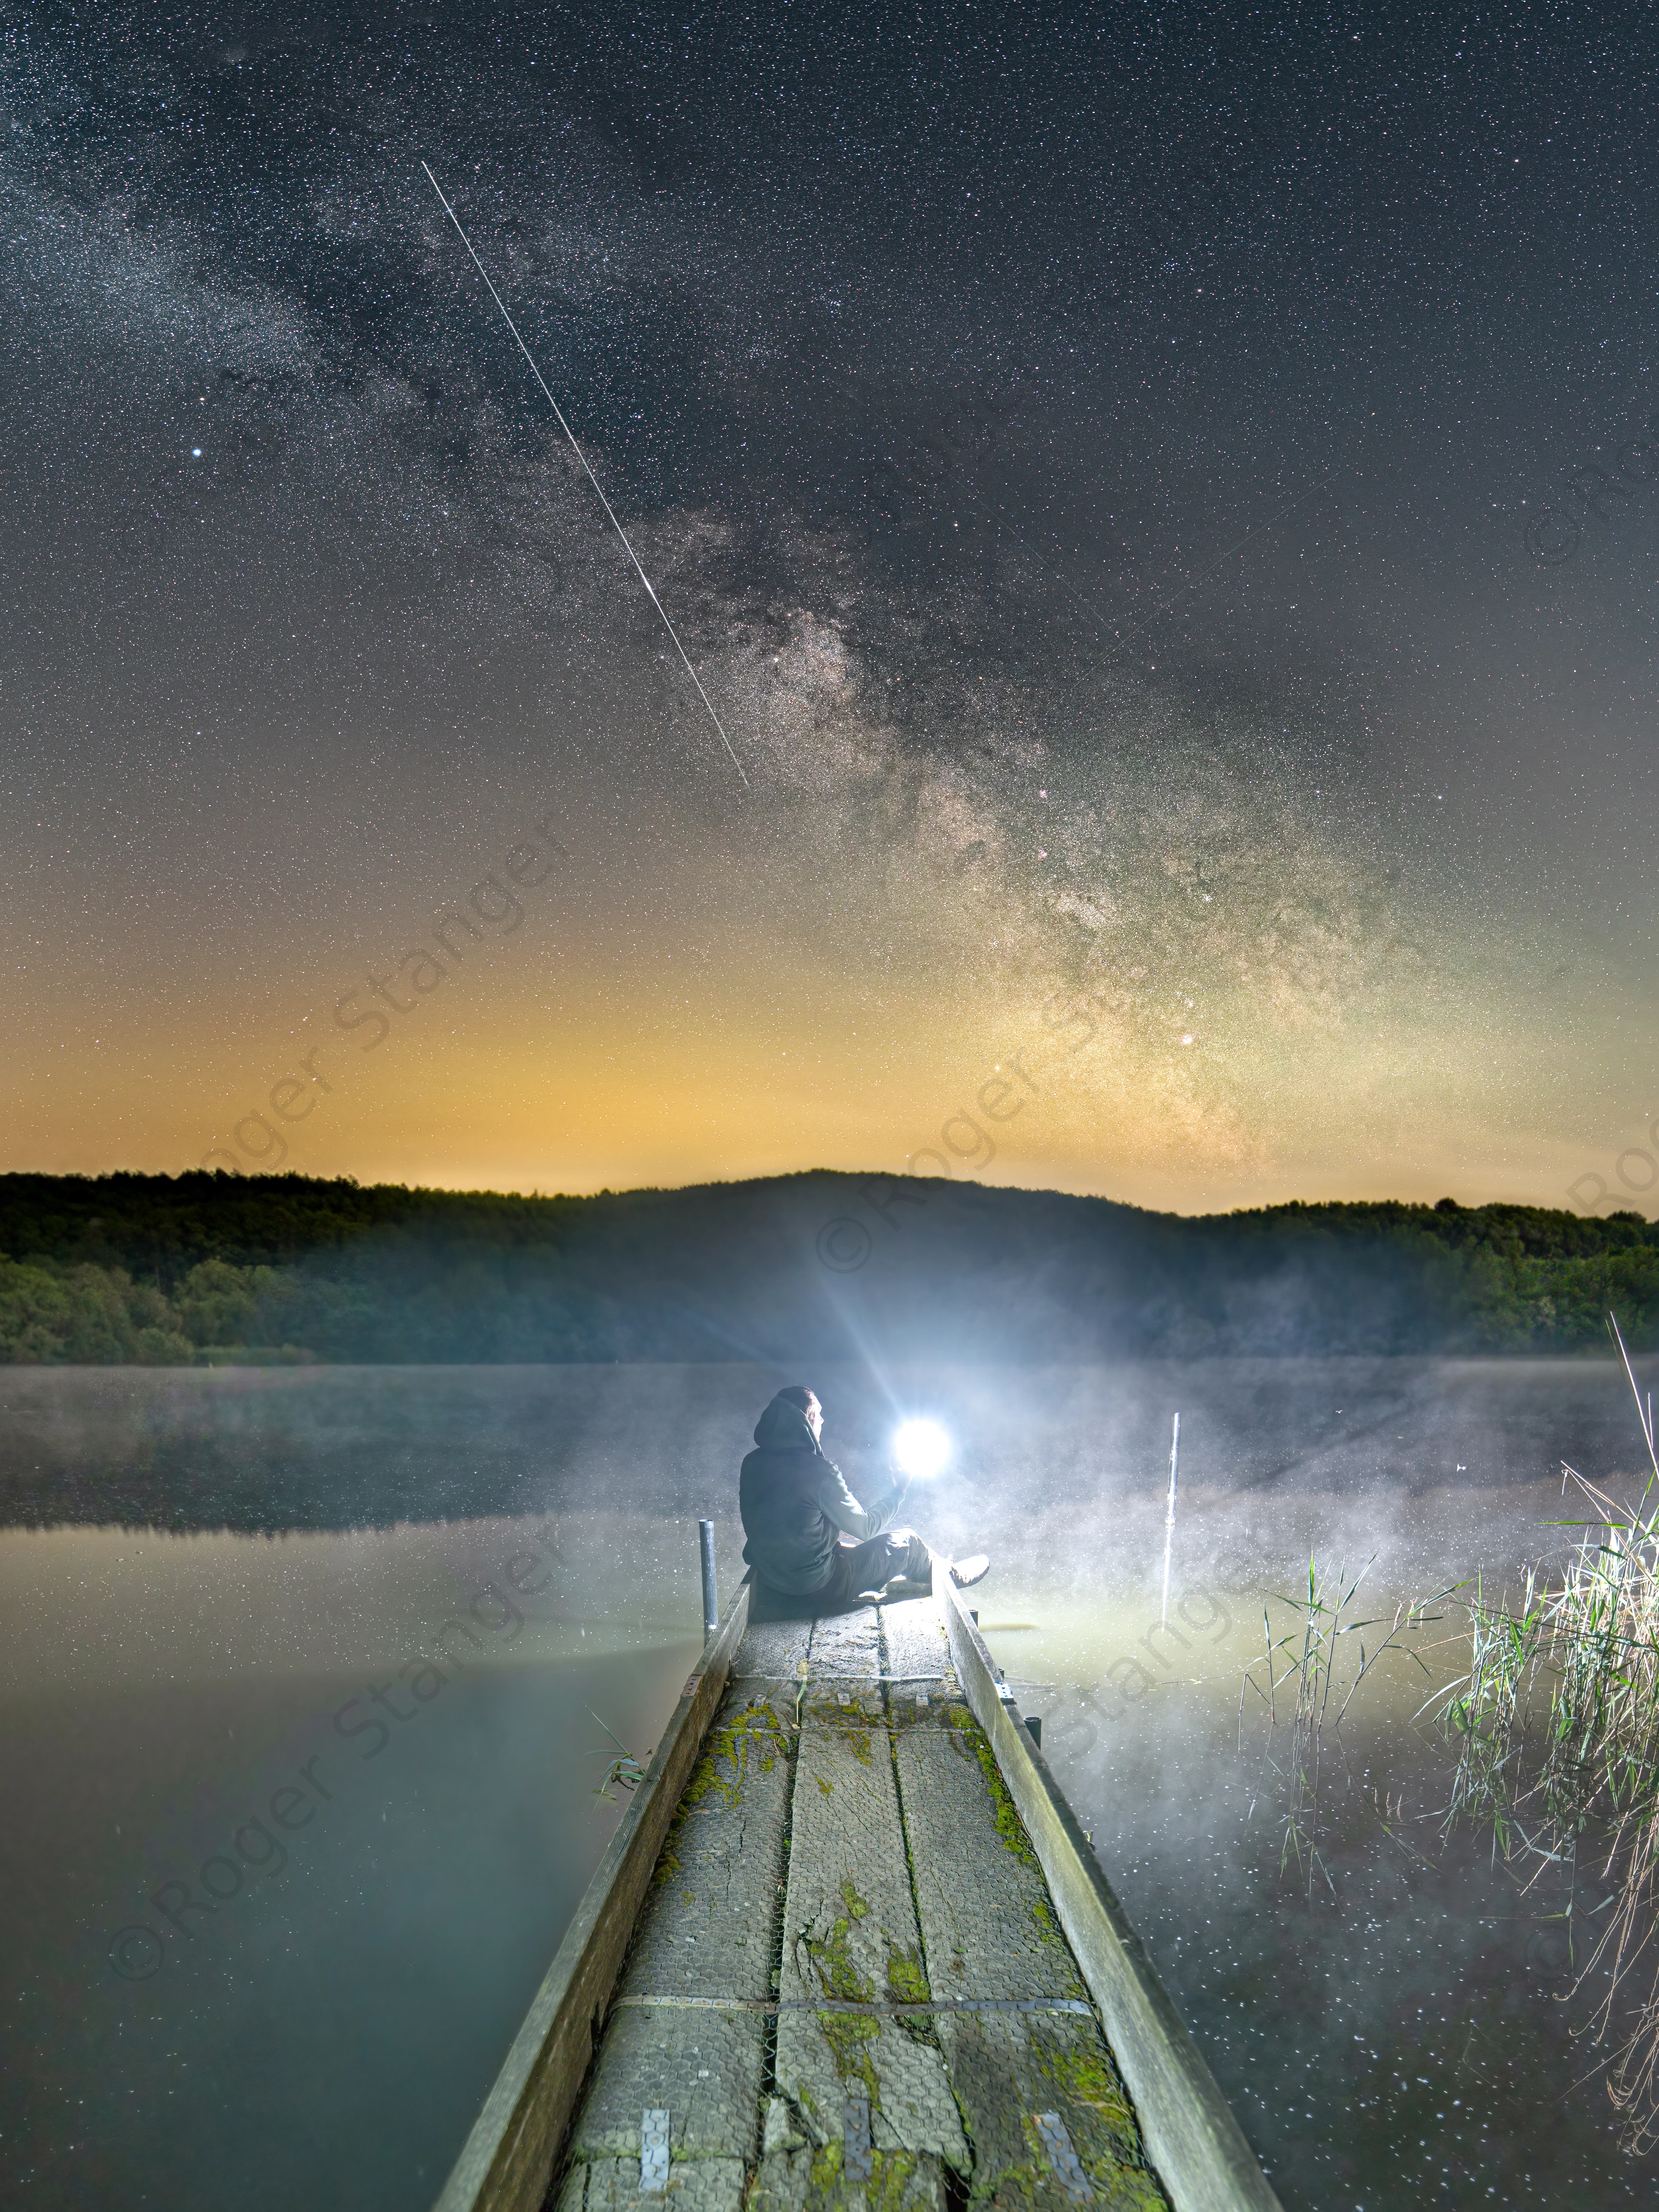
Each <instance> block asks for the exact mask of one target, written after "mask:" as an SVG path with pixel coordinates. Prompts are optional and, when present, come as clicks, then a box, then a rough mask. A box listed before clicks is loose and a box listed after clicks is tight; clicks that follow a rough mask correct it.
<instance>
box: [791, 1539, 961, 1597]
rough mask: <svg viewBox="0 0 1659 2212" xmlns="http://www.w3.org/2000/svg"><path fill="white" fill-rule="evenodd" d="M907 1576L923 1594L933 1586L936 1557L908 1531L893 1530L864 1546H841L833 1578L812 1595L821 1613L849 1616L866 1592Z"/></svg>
mask: <svg viewBox="0 0 1659 2212" xmlns="http://www.w3.org/2000/svg"><path fill="white" fill-rule="evenodd" d="M901 1575H902V1576H903V1577H904V1579H905V1580H906V1582H908V1583H909V1584H910V1585H911V1587H912V1589H913V1590H915V1592H916V1593H918V1594H920V1592H921V1591H923V1590H930V1589H932V1588H933V1553H931V1552H930V1551H929V1550H928V1548H927V1545H926V1544H924V1543H923V1542H922V1541H921V1537H920V1536H917V1535H915V1534H912V1532H911V1531H910V1530H909V1529H908V1528H890V1529H889V1530H888V1532H887V1534H885V1535H884V1536H870V1537H866V1540H865V1541H864V1542H863V1543H861V1544H837V1545H836V1556H835V1559H833V1561H832V1562H831V1564H830V1568H829V1581H828V1582H827V1583H825V1584H824V1585H823V1589H820V1590H815V1591H814V1592H813V1593H812V1603H813V1605H814V1606H816V1607H817V1610H818V1611H819V1612H820V1613H845V1612H846V1611H847V1610H848V1607H851V1606H854V1605H856V1604H857V1603H858V1601H859V1595H860V1592H861V1591H864V1590H878V1589H883V1588H884V1587H885V1585H886V1584H887V1583H890V1582H895V1581H896V1580H897V1578H898V1577H900V1576H901Z"/></svg>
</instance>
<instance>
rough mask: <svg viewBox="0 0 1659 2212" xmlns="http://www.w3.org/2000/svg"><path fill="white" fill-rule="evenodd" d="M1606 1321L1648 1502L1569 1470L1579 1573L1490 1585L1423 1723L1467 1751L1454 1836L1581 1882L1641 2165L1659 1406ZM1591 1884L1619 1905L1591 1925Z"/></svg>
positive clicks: (1616, 2079)
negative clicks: (1504, 1597)
mask: <svg viewBox="0 0 1659 2212" xmlns="http://www.w3.org/2000/svg"><path fill="white" fill-rule="evenodd" d="M1608 1325H1609V1330H1610V1333H1611V1334H1612V1336H1613V1341H1614V1342H1615V1343H1616V1345H1617V1346H1618V1347H1619V1352H1620V1358H1622V1359H1623V1361H1624V1365H1625V1372H1626V1376H1627V1377H1628V1378H1629V1381H1630V1386H1631V1391H1632V1395H1633V1396H1634V1398H1635V1400H1636V1410H1637V1418H1638V1421H1639V1423H1640V1425H1641V1429H1642V1435H1643V1439H1644V1443H1646V1446H1647V1452H1648V1460H1649V1466H1650V1473H1649V1474H1648V1477H1647V1480H1646V1483H1645V1485H1644V1489H1643V1492H1642V1495H1641V1498H1639V1500H1638V1502H1637V1503H1636V1504H1634V1505H1631V1504H1620V1502H1619V1501H1618V1500H1617V1499H1615V1498H1613V1497H1611V1496H1610V1495H1609V1494H1608V1493H1607V1492H1606V1491H1604V1490H1601V1489H1600V1488H1599V1487H1598V1486H1596V1485H1595V1484H1594V1483H1592V1482H1589V1481H1587V1480H1585V1478H1584V1477H1583V1475H1582V1474H1579V1473H1578V1472H1577V1469H1576V1468H1570V1467H1565V1466H1564V1468H1563V1470H1562V1474H1563V1482H1564V1486H1565V1484H1566V1483H1568V1482H1571V1484H1573V1485H1575V1486H1576V1494H1577V1496H1578V1497H1579V1498H1581V1499H1583V1501H1585V1502H1586V1503H1587V1504H1588V1505H1589V1507H1590V1508H1591V1513H1590V1516H1589V1518H1587V1519H1585V1520H1583V1521H1564V1522H1559V1523H1558V1524H1557V1525H1559V1526H1560V1527H1563V1528H1576V1529H1577V1530H1578V1531H1580V1535H1579V1541H1578V1542H1577V1546H1576V1547H1575V1549H1574V1550H1573V1552H1572V1553H1571V1557H1570V1558H1569V1559H1568V1561H1567V1564H1566V1565H1565V1569H1564V1570H1563V1571H1561V1573H1560V1575H1559V1578H1558V1577H1548V1576H1546V1575H1545V1574H1544V1573H1543V1572H1542V1571H1541V1570H1539V1569H1537V1568H1534V1569H1532V1570H1531V1571H1529V1572H1528V1574H1527V1576H1526V1577H1525V1580H1524V1582H1523V1584H1522V1589H1521V1593H1520V1596H1519V1599H1518V1601H1517V1602H1516V1603H1515V1604H1514V1605H1510V1604H1507V1603H1502V1602H1500V1603H1498V1604H1491V1603H1488V1602H1487V1601H1486V1595H1485V1593H1484V1591H1482V1590H1479V1589H1477V1593H1476V1595H1475V1597H1474V1600H1473V1601H1469V1603H1468V1615H1469V1629H1470V1641H1469V1663H1468V1672H1467V1674H1460V1675H1459V1676H1458V1677H1457V1678H1456V1679H1455V1680H1453V1681H1451V1682H1449V1683H1446V1684H1444V1685H1443V1686H1441V1688H1439V1689H1438V1690H1437V1691H1436V1692H1435V1693H1434V1695H1433V1696H1432V1697H1431V1698H1430V1699H1428V1700H1427V1702H1426V1703H1425V1705H1424V1707H1423V1708H1422V1709H1421V1710H1422V1711H1424V1712H1430V1711H1432V1712H1433V1713H1434V1715H1435V1716H1436V1717H1437V1719H1438V1721H1439V1722H1440V1723H1441V1725H1442V1727H1443V1729H1444V1730H1445V1732H1446V1735H1447V1736H1448V1737H1449V1740H1450V1741H1452V1742H1453V1743H1454V1744H1455V1746H1456V1748H1457V1761H1456V1765H1455V1771H1454V1773H1453V1778H1452V1787H1451V1794H1450V1798H1449V1803H1448V1805H1447V1807H1446V1809H1445V1813H1444V1816H1443V1835H1445V1836H1448V1837H1449V1835H1450V1833H1451V1832H1452V1830H1453V1829H1454V1828H1455V1827H1456V1826H1459V1825H1460V1824H1466V1823H1477V1824H1483V1825H1490V1826H1491V1828H1492V1836H1493V1840H1494V1847H1495V1849H1497V1850H1501V1851H1502V1852H1503V1854H1504V1857H1505V1858H1506V1859H1508V1860H1510V1861H1511V1862H1514V1861H1520V1862H1522V1863H1525V1862H1528V1861H1532V1862H1534V1869H1533V1871H1534V1875H1538V1874H1541V1873H1542V1872H1543V1871H1544V1870H1545V1869H1546V1868H1547V1867H1552V1866H1553V1867H1557V1868H1563V1869H1565V1870H1566V1872H1567V1874H1568V1876H1569V1901H1568V1905H1567V1909H1566V1912H1565V1916H1564V1917H1565V1921H1566V1932H1567V1936H1568V1940H1569V1955H1570V1957H1571V1960H1572V1964H1573V1968H1574V1977H1575V1978H1574V1981H1573V1984H1572V1993H1575V1994H1576V1993H1577V1991H1579V1990H1583V1988H1584V1987H1585V1985H1586V1984H1587V1983H1588V1982H1589V1980H1590V1979H1591V1978H1592V1977H1596V1978H1599V1979H1600V1981H1601V1990H1600V1994H1599V1995H1598V1996H1597V1997H1596V1998H1595V2003H1594V2006H1593V2008H1592V2012H1591V2015H1590V2018H1589V2023H1588V2025H1587V2027H1586V2029H1585V2031H1584V2033H1586V2036H1587V2038H1588V2039H1589V2043H1590V2045H1592V2047H1594V2048H1595V2049H1597V2050H1598V2051H1601V2053H1602V2054H1603V2056H1602V2057H1601V2059H1600V2061H1599V2062H1598V2064H1599V2069H1604V2070H1605V2073H1606V2078H1607V2091H1608V2094H1609V2096H1610V2097H1611V2099H1612V2101H1613V2107H1614V2109H1615V2110H1616V2111H1617V2112H1619V2114H1620V2118H1621V2120H1622V2122H1623V2124H1624V2133H1625V2140H1626V2147H1627V2148H1629V2149H1630V2150H1632V2152H1640V2151H1644V2150H1646V2149H1647V2148H1650V2146H1651V2145H1652V2144H1653V2143H1654V2142H1656V2141H1659V1457H1656V1455H1655V1450H1654V1423H1653V1413H1652V1406H1651V1401H1648V1402H1647V1403H1646V1404H1645V1405H1644V1401H1643V1398H1642V1394H1641V1392H1640V1391H1639V1390H1638V1388H1637V1384H1636V1377H1635V1376H1634V1374H1633V1373H1632V1369H1631V1364H1630V1357H1629V1354H1628V1352H1626V1347H1625V1342H1624V1338H1623V1336H1622V1334H1620V1328H1619V1325H1618V1322H1617V1320H1616V1319H1615V1318H1614V1317H1613V1316H1611V1315H1610V1316H1608ZM1591 1875H1594V1877H1595V1883H1596V1887H1598V1888H1605V1889H1607V1891H1608V1894H1607V1896H1606V1897H1604V1898H1603V1899H1601V1903H1600V1904H1599V1905H1594V1906H1591V1907H1590V1908H1589V1912H1586V1911H1576V1909H1575V1908H1576V1906H1577V1902H1578V1899H1579V1896H1580V1893H1581V1891H1582V1889H1583V1885H1584V1883H1585V1881H1587V1880H1588V1879H1589V1877H1590V1876H1591ZM1609 1908H1611V1910H1610V1911H1609ZM1604 1913H1607V1914H1608V1917H1607V1918H1605V1919H1604V1918H1602V1917H1601V1916H1602V1915H1603V1914H1604ZM1591 1914H1593V1915H1594V1918H1593V1919H1591V1918H1590V1915H1591ZM1586 1921H1589V1925H1590V1927H1591V1929H1592V1933H1591V1934H1590V1935H1589V1936H1588V1937H1587V1938H1586V1939H1585V1941H1584V1942H1583V1945H1582V1946H1577V1945H1575V1944H1574V1942H1573V1936H1574V1931H1575V1929H1576V1927H1577V1925H1578V1924H1579V1923H1584V1922H1586ZM1581 1952H1582V1954H1583V1955H1581Z"/></svg>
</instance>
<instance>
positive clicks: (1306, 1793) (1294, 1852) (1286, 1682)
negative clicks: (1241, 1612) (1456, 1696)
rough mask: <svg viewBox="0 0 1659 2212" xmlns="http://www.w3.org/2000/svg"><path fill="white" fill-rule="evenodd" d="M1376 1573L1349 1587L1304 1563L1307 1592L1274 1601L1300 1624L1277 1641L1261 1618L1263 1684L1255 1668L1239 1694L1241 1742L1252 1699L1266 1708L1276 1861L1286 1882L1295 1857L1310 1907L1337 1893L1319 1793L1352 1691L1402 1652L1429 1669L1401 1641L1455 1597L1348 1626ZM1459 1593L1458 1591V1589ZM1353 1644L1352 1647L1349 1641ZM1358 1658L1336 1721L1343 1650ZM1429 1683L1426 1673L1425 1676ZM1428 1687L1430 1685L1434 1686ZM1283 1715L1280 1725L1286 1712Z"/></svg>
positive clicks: (1313, 1562) (1361, 1574)
mask: <svg viewBox="0 0 1659 2212" xmlns="http://www.w3.org/2000/svg"><path fill="white" fill-rule="evenodd" d="M1374 1564H1375V1554H1373V1556H1372V1558H1371V1559H1368V1560H1367V1561H1366V1563H1365V1565H1364V1566H1363V1567H1362V1568H1361V1569H1360V1570H1359V1571H1358V1574H1357V1575H1355V1576H1354V1577H1352V1581H1351V1580H1349V1578H1348V1571H1347V1569H1346V1567H1340V1568H1339V1569H1338V1570H1337V1571H1336V1573H1335V1574H1334V1575H1330V1574H1322V1572H1321V1571H1320V1567H1319V1564H1318V1561H1317V1559H1311V1558H1310V1559H1309V1561H1308V1587H1307V1589H1306V1592H1305V1593H1303V1592H1298V1593H1297V1595H1296V1596H1295V1597H1279V1598H1275V1599H1273V1601H1271V1602H1272V1603H1273V1604H1277V1605H1282V1606H1287V1607H1290V1609H1291V1613H1292V1614H1293V1615H1294V1616H1295V1623H1294V1626H1292V1627H1291V1628H1290V1629H1289V1630H1287V1631H1286V1632H1285V1634H1283V1635H1282V1636H1279V1637H1277V1638H1275V1636H1274V1634H1273V1621H1272V1619H1271V1617H1270V1614H1269V1611H1268V1607H1267V1606H1264V1607H1262V1609H1261V1632H1262V1655H1261V1660H1260V1661H1259V1662H1256V1665H1259V1666H1260V1667H1261V1670H1262V1673H1263V1674H1264V1676H1265V1681H1258V1680H1257V1679H1256V1665H1253V1666H1252V1667H1250V1668H1249V1669H1248V1670H1247V1672H1246V1674H1245V1676H1244V1679H1243V1683H1242V1684H1241V1685H1240V1687H1239V1692H1238V1720H1239V1735H1240V1740H1241V1742H1242V1741H1243V1729H1244V1712H1245V1700H1246V1699H1247V1698H1248V1697H1249V1693H1250V1692H1252V1691H1254V1692H1255V1694H1256V1697H1257V1698H1258V1699H1259V1700H1260V1701H1261V1705H1263V1706H1265V1707H1266V1709H1267V1711H1266V1718H1267V1739H1266V1746H1265V1749H1264V1753H1263V1757H1264V1760H1265V1762H1266V1764H1267V1765H1271V1766H1273V1767H1274V1768H1275V1769H1276V1770H1277V1771H1278V1772H1279V1775H1280V1777H1281V1779H1282V1780H1283V1781H1284V1782H1285V1784H1286V1785H1287V1786H1286V1794H1285V1838H1284V1844H1283V1848H1282V1849H1281V1850H1280V1852H1279V1872H1280V1874H1281V1875H1282V1874H1283V1873H1284V1872H1285V1869H1286V1868H1287V1867H1288V1866H1289V1864H1290V1863H1291V1858H1292V1857H1294V1858H1295V1860H1296V1863H1297V1871H1298V1874H1299V1875H1300V1876H1302V1877H1303V1878H1304V1880H1305V1883H1306V1888H1307V1895H1308V1900H1309V1902H1310V1904H1311V1903H1312V1901H1313V1897H1314V1893H1315V1884H1316V1879H1317V1878H1318V1877H1319V1876H1320V1875H1323V1877H1324V1880H1325V1882H1326V1885H1327V1887H1328V1888H1329V1890H1330V1892H1331V1894H1332V1896H1333V1897H1334V1895H1335V1894H1336V1885H1335V1883H1334V1881H1332V1880H1331V1875H1330V1869H1329V1868H1328V1866H1327V1865H1326V1864H1325V1863H1324V1860H1323V1857H1322V1854H1321V1852H1320V1848H1319V1839H1320V1836H1321V1833H1322V1826H1323V1821H1324V1818H1325V1809H1324V1806H1323V1801H1322V1796H1321V1788H1322V1781H1323V1778H1324V1769H1325V1765H1326V1760H1327V1757H1328V1752H1329V1751H1330V1749H1331V1748H1332V1747H1331V1746H1330V1745H1329V1744H1328V1741H1327V1731H1329V1732H1330V1735H1333V1736H1340V1731H1341V1727H1342V1722H1343V1718H1344V1717H1345V1715H1346V1712H1347V1710H1348V1707H1349V1705H1351V1704H1352V1702H1353V1697H1354V1692H1356V1691H1357V1690H1358V1687H1359V1685H1360V1684H1361V1683H1362V1682H1363V1681H1364V1679H1365V1677H1366V1675H1367V1674H1370V1671H1371V1669H1372V1668H1374V1667H1376V1665H1378V1664H1379V1662H1381V1661H1382V1660H1383V1659H1384V1658H1385V1657H1387V1656H1388V1655H1389V1653H1390V1652H1397V1651H1401V1650H1404V1651H1405V1652H1406V1653H1407V1656H1409V1657H1410V1658H1411V1659H1412V1660H1413V1662H1414V1663H1415V1664H1416V1665H1417V1666H1419V1667H1423V1662H1422V1659H1421V1658H1420V1656H1419V1655H1418V1653H1417V1652H1415V1651H1414V1650H1411V1648H1410V1646H1409V1645H1408V1644H1407V1643H1406V1641H1405V1639H1406V1638H1407V1637H1408V1636H1411V1635H1414V1634H1415V1633H1416V1632H1418V1631H1419V1629H1422V1628H1424V1627H1425V1626H1428V1625H1429V1624H1430V1623H1431V1622H1432V1621H1436V1620H1440V1619H1441V1618H1442V1616H1441V1615H1440V1614H1438V1613H1429V1612H1428V1610H1427V1608H1428V1607H1429V1606H1431V1605H1436V1604H1438V1603H1439V1602H1440V1601H1441V1600H1442V1599H1443V1598H1446V1597H1449V1596H1450V1595H1452V1589H1443V1590H1441V1591H1439V1592H1437V1594H1436V1595H1435V1596H1433V1597H1431V1598H1425V1599H1420V1600H1418V1599H1413V1600H1412V1601H1408V1602H1407V1603H1404V1604H1401V1605H1399V1606H1396V1607H1395V1613H1394V1618H1393V1620H1390V1621H1387V1622H1386V1624H1385V1621H1384V1619H1383V1616H1381V1615H1378V1616H1376V1617H1375V1618H1372V1619H1368V1620H1348V1619H1346V1617H1345V1616H1346V1614H1347V1613H1348V1611H1349V1609H1350V1607H1352V1604H1353V1602H1354V1601H1355V1599H1356V1597H1357V1596H1358V1592H1359V1588H1360V1585H1361V1583H1363V1582H1364V1579H1365V1577H1366V1575H1367V1574H1368V1573H1369V1572H1370V1568H1371V1566H1372V1565H1374ZM1453 1587H1455V1585H1454V1586H1453ZM1379 1628H1381V1629H1383V1635H1382V1636H1381V1638H1377V1637H1376V1636H1375V1635H1373V1637H1372V1641H1371V1648H1370V1650H1369V1651H1368V1650H1366V1648H1365V1637H1366V1634H1367V1633H1368V1632H1371V1631H1375V1630H1376V1629H1379ZM1348 1637H1352V1638H1355V1639H1356V1640H1355V1642H1354V1644H1352V1646H1349V1645H1347V1644H1345V1642H1344V1639H1345V1638H1348ZM1350 1649H1352V1650H1357V1651H1358V1655H1359V1657H1358V1667H1357V1668H1356V1669H1355V1671H1354V1674H1353V1679H1352V1680H1351V1681H1350V1682H1349V1683H1348V1685H1347V1687H1346V1692H1345V1694H1344V1695H1343V1698H1342V1700H1341V1702H1340V1705H1338V1706H1337V1708H1336V1711H1335V1712H1334V1713H1333V1712H1332V1711H1331V1699H1332V1695H1333V1692H1334V1687H1335V1685H1336V1681H1337V1673H1338V1665H1339V1662H1340V1660H1342V1659H1343V1658H1345V1657H1346V1653H1347V1651H1348V1650H1350ZM1423 1671H1424V1674H1425V1678H1428V1670H1427V1668H1423ZM1429 1679H1431V1678H1429ZM1281 1705H1283V1707H1284V1713H1283V1717H1282V1718H1281V1713H1280V1707H1281ZM1286 1726H1287V1727H1288V1728H1289V1729H1290V1737H1289V1744H1288V1753H1287V1763H1282V1762H1281V1761H1280V1760H1279V1759H1277V1758H1276V1757H1275V1756H1274V1745H1275V1743H1276V1742H1277V1741H1279V1737H1278V1734H1277V1731H1278V1730H1279V1729H1280V1728H1281V1727H1286Z"/></svg>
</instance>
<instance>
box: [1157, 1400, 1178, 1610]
mask: <svg viewBox="0 0 1659 2212" xmlns="http://www.w3.org/2000/svg"><path fill="white" fill-rule="evenodd" d="M1180 1467H1181V1416H1180V1414H1179V1413H1177V1414H1176V1417H1175V1434H1174V1435H1173V1436H1172V1437H1170V1510H1169V1511H1168V1512H1167V1513H1165V1515H1164V1611H1163V1613H1162V1614H1161V1615H1160V1617H1159V1620H1158V1626H1159V1627H1160V1628H1167V1627H1168V1626H1169V1625H1170V1550H1171V1548H1172V1547H1173V1546H1174V1543H1175V1505H1176V1474H1177V1473H1178V1472H1179V1470H1180Z"/></svg>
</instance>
